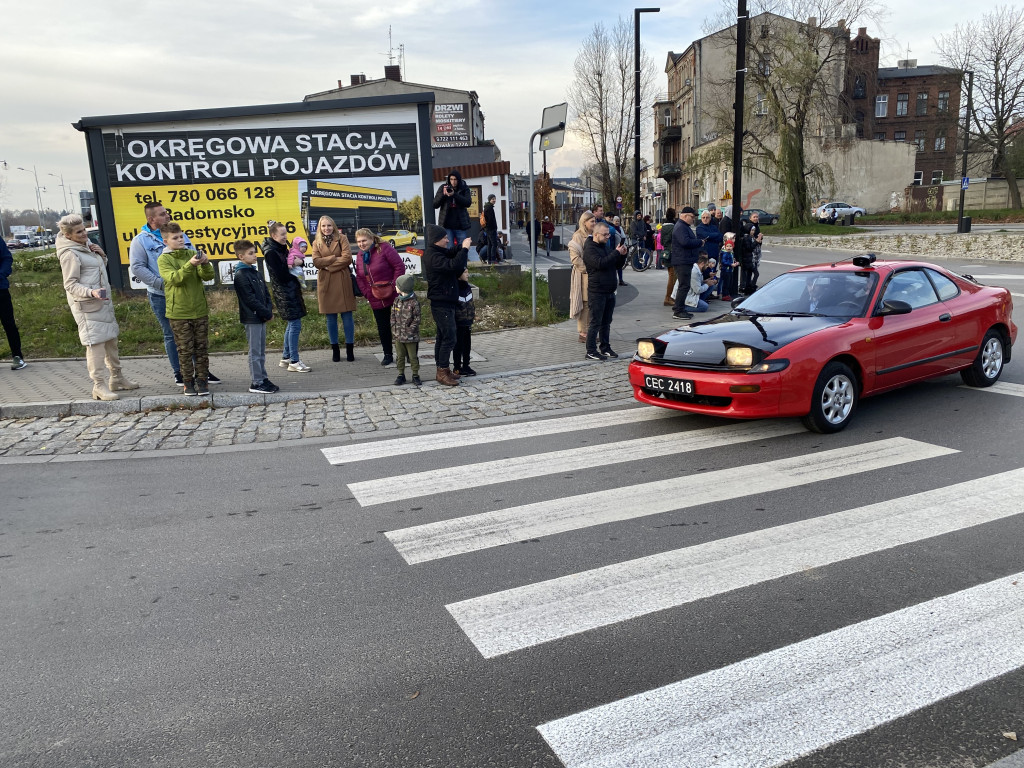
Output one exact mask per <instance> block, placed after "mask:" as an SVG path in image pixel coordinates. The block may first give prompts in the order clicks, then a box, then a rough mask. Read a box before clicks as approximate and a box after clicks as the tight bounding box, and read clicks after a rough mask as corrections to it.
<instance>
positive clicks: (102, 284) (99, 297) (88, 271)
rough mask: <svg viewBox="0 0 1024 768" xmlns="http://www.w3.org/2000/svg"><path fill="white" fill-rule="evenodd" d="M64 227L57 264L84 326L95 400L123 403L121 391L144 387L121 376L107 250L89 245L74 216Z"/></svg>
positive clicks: (79, 219)
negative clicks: (108, 275)
mask: <svg viewBox="0 0 1024 768" xmlns="http://www.w3.org/2000/svg"><path fill="white" fill-rule="evenodd" d="M58 225H59V226H60V234H59V235H57V258H58V259H60V270H61V272H62V273H63V275H64V290H65V292H66V293H67V297H68V304H69V305H70V307H71V314H72V315H74V318H75V322H76V323H78V338H79V340H80V341H81V342H82V344H83V345H84V346H85V360H86V364H87V365H88V366H89V378H91V379H92V384H93V386H92V397H93V400H117V399H118V397H117V395H116V394H115V393H116V392H117V391H118V390H127V389H138V388H139V385H138V384H136V383H135V382H134V381H129V380H128V379H126V378H125V377H124V376H123V375H122V374H121V358H120V357H119V356H118V353H117V335H118V333H119V332H120V329H119V328H118V326H117V320H116V319H115V317H114V304H113V302H112V301H111V298H110V281H109V280H108V279H107V256H106V254H105V253H103V249H102V248H100V247H99V246H98V245H95V244H93V243H90V242H89V234H88V233H87V232H86V231H85V223H84V222H83V221H82V217H81V216H78V215H77V214H69V215H67V216H65V217H64V218H62V219H61V220H60V222H58ZM104 362H105V363H106V367H104ZM107 370H109V372H110V374H109V380H108V378H107Z"/></svg>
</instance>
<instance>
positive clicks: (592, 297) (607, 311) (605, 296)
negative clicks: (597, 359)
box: [587, 291, 615, 354]
mask: <svg viewBox="0 0 1024 768" xmlns="http://www.w3.org/2000/svg"><path fill="white" fill-rule="evenodd" d="M587 303H588V304H589V305H590V326H589V327H588V328H587V352H590V353H592V354H596V353H597V350H599V349H601V350H604V349H610V348H611V344H610V342H609V340H608V336H609V333H610V332H611V327H612V313H613V312H615V294H614V293H595V292H593V291H591V292H590V293H589V294H588V295H587Z"/></svg>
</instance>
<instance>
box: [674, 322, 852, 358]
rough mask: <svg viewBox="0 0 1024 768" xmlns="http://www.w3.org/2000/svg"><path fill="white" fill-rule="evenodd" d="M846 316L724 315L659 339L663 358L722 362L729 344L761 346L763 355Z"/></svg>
mask: <svg viewBox="0 0 1024 768" xmlns="http://www.w3.org/2000/svg"><path fill="white" fill-rule="evenodd" d="M848 321H849V320H848V318H845V317H764V316H758V317H752V316H747V315H734V314H725V315H721V316H720V317H716V318H714V319H713V320H709V321H707V322H705V323H696V324H694V325H691V326H688V327H683V328H677V329H675V330H672V331H669V332H668V333H663V334H661V335H660V336H659V337H658V338H659V339H660V340H661V341H664V342H666V344H667V347H666V348H665V352H664V354H663V355H662V357H663V358H664V359H666V360H668V361H672V362H679V363H683V364H688V363H693V364H696V365H722V364H724V361H725V350H726V348H728V347H734V346H741V347H751V348H753V349H760V350H761V351H762V352H764V354H765V356H767V355H771V354H773V353H775V352H777V351H778V350H780V349H782V348H783V347H784V346H786V345H787V344H789V343H791V342H793V341H796V340H797V339H802V338H803V337H804V336H808V335H810V334H812V333H816V332H817V331H820V330H823V329H825V328H834V327H835V326H837V325H843V324H844V323H846V322H848Z"/></svg>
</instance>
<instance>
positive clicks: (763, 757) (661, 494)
mask: <svg viewBox="0 0 1024 768" xmlns="http://www.w3.org/2000/svg"><path fill="white" fill-rule="evenodd" d="M997 387H999V388H1001V389H997ZM987 391H995V392H999V393H1001V394H1005V395H1010V396H1022V395H1024V386H1021V385H1016V384H1005V383H1004V384H999V385H996V387H992V388H991V389H990V390H987ZM667 419H671V421H667ZM693 422H694V419H693V418H692V417H690V416H687V415H680V414H672V413H670V412H665V411H662V410H655V409H643V408H628V409H624V410H621V411H614V412H611V413H603V414H595V415H587V416H576V417H570V418H554V419H543V420H537V421H530V422H520V423H513V424H505V425H498V426H491V427H482V428H477V429H468V430H464V431H462V432H460V433H459V437H458V441H457V443H458V445H460V446H463V445H464V446H489V445H492V444H500V445H503V446H506V447H508V450H507V451H502V452H503V453H504V452H507V453H516V452H517V451H521V450H522V449H523V448H524V447H525V449H526V450H525V452H523V453H521V455H517V456H513V457H503V458H500V459H493V458H492V459H488V460H486V461H477V460H476V457H474V459H470V461H469V462H468V463H459V462H452V463H446V466H443V467H438V468H436V469H423V470H420V471H411V472H409V473H405V474H403V475H402V482H401V483H397V482H395V478H394V477H393V476H384V477H374V478H371V479H353V481H352V482H349V483H348V484H347V485H348V488H349V490H350V491H351V493H352V495H353V497H354V498H355V500H356V501H357V502H358V504H359V505H360V507H362V508H378V507H382V506H384V505H388V504H399V503H400V502H403V501H408V500H409V499H417V500H418V503H421V504H423V505H424V506H428V505H430V504H431V503H432V501H435V502H436V501H438V500H441V499H444V498H445V497H446V496H448V495H450V494H452V493H454V492H457V491H465V490H467V489H477V488H484V487H487V486H494V485H498V484H501V483H510V482H524V483H525V484H527V485H528V486H529V487H530V488H531V489H532V490H534V491H537V490H538V489H541V490H545V489H546V488H547V487H548V486H549V485H550V486H553V487H556V488H557V487H560V486H559V485H558V483H557V482H556V481H557V478H558V477H559V476H563V475H565V473H578V472H581V471H582V472H586V471H588V470H594V469H600V468H602V467H615V466H619V465H622V464H623V463H625V462H631V461H639V462H643V461H646V460H649V459H655V458H658V457H662V458H663V457H666V456H670V455H671V456H677V457H678V461H679V464H680V465H683V464H684V462H686V461H687V457H688V455H693V454H699V453H701V452H703V451H707V450H710V449H717V448H721V447H723V446H728V447H729V448H730V450H733V449H734V450H744V447H745V446H749V445H753V444H758V445H760V446H762V447H763V446H764V445H768V446H772V445H775V442H774V441H786V440H789V441H790V442H789V443H787V444H786V445H787V449H786V450H780V451H779V452H780V453H781V454H785V453H788V452H791V451H792V446H793V444H794V442H793V441H794V436H796V435H799V434H801V433H802V432H803V430H802V428H800V427H798V426H796V425H795V423H794V422H789V421H766V422H751V423H732V424H725V425H722V426H713V427H702V426H699V425H695V424H694V423H693ZM627 427H630V428H632V430H633V432H636V431H637V430H638V429H639V431H640V432H641V433H643V432H644V431H646V430H648V429H649V430H650V431H651V433H652V434H650V435H648V436H644V437H639V438H637V437H632V436H628V437H623V438H620V439H615V438H614V436H613V434H609V439H610V440H611V441H610V442H603V443H598V444H594V443H592V442H591V443H588V444H586V445H580V446H578V447H575V448H571V449H565V448H559V449H557V450H545V445H544V439H545V438H550V439H554V438H564V437H566V436H570V435H573V434H575V433H579V432H581V431H582V430H587V431H588V432H591V431H593V430H595V429H598V428H602V429H604V428H607V429H608V431H609V432H610V433H614V431H615V430H616V429H619V428H623V429H624V428H627ZM808 439H809V440H811V439H812V438H810V436H808ZM780 445H781V443H780ZM805 445H808V444H805ZM436 448H437V443H436V441H435V440H434V439H433V438H432V437H430V436H426V437H403V438H397V439H392V440H382V441H378V442H373V443H366V444H362V445H350V446H345V447H342V448H327V449H324V450H323V453H324V456H325V458H326V459H327V460H328V461H329V462H331V463H332V464H333V465H335V466H337V467H339V468H341V471H344V468H345V467H346V466H347V465H349V464H352V463H356V462H360V461H363V460H365V458H367V457H387V456H391V457H394V456H408V455H416V454H420V455H422V454H424V453H426V452H428V451H431V450H434V449H436ZM481 450H482V449H481ZM422 458H423V459H424V461H421V462H420V463H421V464H429V460H428V457H426V456H423V457H422ZM961 460H962V457H961V454H960V452H959V451H958V450H956V449H954V448H952V447H949V446H945V445H938V444H935V443H929V442H923V441H920V440H914V439H910V438H907V437H902V436H896V437H886V438H881V439H864V440H861V441H859V442H854V443H852V444H847V445H841V446H839V447H835V448H829V447H827V441H825V443H824V444H822V441H821V439H820V438H813V445H809V450H807V451H804V452H801V453H798V454H797V455H792V456H786V455H783V456H782V457H781V458H773V459H770V460H767V461H757V462H753V463H745V464H744V467H743V475H742V482H738V481H737V476H736V474H735V471H734V468H731V467H730V468H728V469H721V470H712V471H707V472H702V473H701V474H700V475H699V484H700V493H699V494H696V495H695V494H692V493H688V491H692V486H693V483H694V478H693V477H692V476H679V477H673V476H662V477H661V478H660V479H657V480H652V481H645V482H631V483H627V484H623V485H620V486H618V487H612V488H608V489H604V490H596V491H590V492H586V493H577V494H568V495H562V496H557V497H554V498H547V499H542V500H540V501H529V502H528V503H525V504H520V505H514V506H502V507H501V508H498V509H488V510H484V511H479V512H474V513H472V514H463V515H454V516H451V517H445V518H444V519H438V520H436V521H434V522H424V523H420V524H412V525H407V526H405V527H399V528H395V529H392V530H389V531H387V532H386V533H385V536H386V538H387V540H388V542H389V543H390V544H391V545H392V546H393V548H394V551H395V552H396V553H397V554H398V555H399V556H400V558H401V559H402V561H404V563H405V565H406V566H407V567H409V568H413V569H415V568H418V567H426V565H427V564H429V563H434V564H435V567H442V568H443V567H444V563H445V562H451V561H452V559H453V558H459V557H461V556H466V555H470V554H472V553H477V554H478V556H479V555H480V554H486V553H487V552H488V551H490V550H493V549H494V548H497V547H502V546H504V545H508V544H514V543H517V542H521V541H524V540H531V541H533V540H539V539H547V537H555V536H563V537H570V538H569V539H565V541H569V540H571V537H573V536H579V535H582V534H583V533H585V532H586V531H588V530H591V529H595V528H596V527H598V526H604V525H613V524H617V525H626V526H629V525H638V524H640V523H641V522H642V521H643V520H644V519H646V518H649V517H651V516H654V515H659V514H663V513H668V512H674V511H679V510H684V509H688V508H693V507H696V506H697V505H699V506H700V508H701V509H702V510H703V511H704V513H705V514H713V511H709V510H714V508H715V504H718V503H721V502H728V501H730V500H736V499H742V498H745V497H749V496H754V495H760V494H765V493H769V492H773V491H787V490H794V489H804V488H812V489H821V490H820V491H819V492H820V493H823V494H824V493H827V490H826V489H828V488H829V487H830V485H829V484H830V483H834V482H837V481H842V480H843V479H844V478H856V477H861V478H866V482H871V479H870V478H874V477H889V478H891V477H893V476H894V474H895V475H898V473H899V472H900V468H902V467H905V468H907V469H909V468H912V467H915V466H920V465H929V466H932V465H936V466H939V467H945V468H948V469H950V471H949V473H948V476H950V477H955V476H956V473H955V472H954V471H952V468H954V467H956V466H957V462H958V461H961ZM942 462H944V464H936V463H942ZM943 472H944V476H947V475H945V470H943ZM545 483H546V484H545ZM1022 491H1024V468H1019V469H1011V470H1009V471H1001V472H994V473H992V474H989V475H986V476H983V477H975V478H974V479H969V480H965V481H961V482H953V481H950V482H948V483H945V484H941V485H939V487H933V488H930V489H929V490H924V491H918V492H914V493H908V494H906V495H902V496H901V495H899V494H898V493H897V494H889V495H890V496H891V497H890V498H887V499H886V500H884V501H879V502H874V503H870V504H866V505H860V506H857V505H849V507H848V508H839V509H838V511H830V512H829V513H827V514H818V515H816V516H807V517H805V518H804V519H799V520H796V521H794V522H788V523H785V524H782V525H775V526H766V527H761V528H758V529H757V530H751V531H749V532H745V533H740V534H737V535H733V536H726V537H724V538H716V539H713V540H710V541H704V542H697V543H692V544H691V545H689V546H684V547H681V548H673V549H669V550H668V551H662V552H658V553H656V554H650V555H646V556H642V557H636V558H632V559H625V560H620V561H618V562H611V563H607V564H603V565H601V566H599V567H594V568H586V569H582V570H576V571H575V572H571V573H564V574H562V575H559V576H557V577H554V578H547V579H543V580H539V581H538V580H534V581H528V582H527V583H520V584H517V585H515V586H512V587H510V588H506V589H500V590H497V591H490V592H487V593H485V594H479V595H475V596H473V597H469V598H464V599H455V600H451V601H449V602H447V603H445V605H444V608H445V610H447V612H448V614H449V615H450V617H451V620H452V621H454V623H455V625H457V626H458V628H459V630H461V633H462V634H463V635H464V636H465V637H466V638H467V639H468V640H469V641H470V643H472V645H473V647H475V648H476V650H477V651H478V652H479V654H480V656H481V657H482V658H483V659H485V660H488V662H489V663H495V662H497V661H498V660H499V659H501V658H502V657H508V656H510V655H513V654H519V653H525V652H529V651H531V650H534V651H537V650H541V649H548V650H551V649H553V648H556V647H557V645H556V644H557V643H559V642H560V641H563V642H564V641H566V640H568V639H569V638H572V637H575V636H580V635H582V634H583V633H593V632H602V631H606V629H607V628H610V627H612V626H615V625H622V624H623V623H625V622H630V621H633V620H638V619H641V618H642V617H646V616H651V615H653V614H656V613H657V612H661V611H669V610H675V609H680V608H681V607H683V606H687V605H689V604H693V603H696V602H697V601H701V600H709V599H710V600H713V599H715V598H717V597H720V596H724V595H727V594H729V593H735V592H738V591H741V590H746V589H749V588H754V587H758V586H759V585H764V584H769V583H775V582H778V581H779V580H783V579H786V578H788V577H793V576H798V575H801V574H804V573H807V572H809V571H812V570H813V569H820V568H824V567H827V566H842V565H844V564H846V563H849V562H850V561H852V560H854V559H855V558H862V557H870V556H874V555H878V554H879V553H892V552H896V551H898V550H899V549H900V548H901V547H906V546H908V545H913V544H916V543H921V542H932V541H934V540H937V539H939V538H940V537H943V536H946V535H949V534H958V533H960V532H972V531H977V530H979V529H981V527H982V526H985V525H988V524H994V523H998V522H1000V521H1006V520H1009V519H1011V518H1015V517H1017V516H1019V515H1021V514H1022V512H1024V509H1022V507H1021V500H1020V499H1021V497H1022ZM503 495H507V494H503ZM559 541H561V540H559ZM1021 636H1024V571H1022V572H1021V573H1017V574H1013V575H1009V576H1001V577H999V578H996V579H994V580H989V581H986V582H984V583H981V584H978V585H977V586H972V587H970V588H968V589H964V590H961V591H955V592H952V593H951V594H946V595H943V596H941V597H937V598H935V599H931V600H926V601H925V602H922V603H919V604H916V605H911V606H909V607H906V608H902V609H900V610H896V611H892V612H889V613H885V614H883V615H879V616H876V617H874V618H870V619H867V620H865V621H860V622H856V623H852V624H849V625H848V626H844V627H841V628H840V629H836V630H833V631H831V632H826V633H823V634H819V635H816V636H811V637H809V638H807V639H805V640H802V641H799V642H795V643H792V644H790V645H785V646H783V647H781V648H778V649H776V650H772V651H769V652H766V653H762V654H760V655H756V656H753V657H749V658H745V659H743V660H741V661H738V662H736V663H732V664H728V665H726V666H723V667H721V668H718V669H712V670H710V671H707V672H704V673H702V674H698V675H696V676H694V677H689V678H685V679H681V680H678V681H676V682H673V683H670V684H668V685H663V686H660V687H656V688H654V689H651V690H642V691H638V692H635V693H633V692H627V694H628V695H625V696H624V697H623V698H620V699H618V700H615V701H611V702H608V703H601V704H598V705H597V706H594V707H592V708H590V709H583V710H582V711H575V712H571V713H569V714H566V715H565V716H562V717H558V718H556V719H553V720H548V721H547V722H538V723H536V726H535V727H536V729H537V732H538V733H539V734H540V736H541V737H542V738H543V739H544V741H545V742H546V743H547V745H548V746H549V747H550V748H551V750H552V751H553V752H554V754H555V755H556V756H557V758H558V760H559V761H560V762H561V763H562V764H563V765H564V766H566V768H618V767H619V766H626V765H635V766H644V767H645V768H646V767H648V766H649V767H650V768H658V767H660V766H664V767H665V768H669V767H671V768H682V767H684V766H735V767H736V768H749V767H750V766H783V765H786V764H787V763H789V762H791V761H793V760H796V759H798V758H800V757H801V756H804V755H808V754H810V753H812V752H815V751H817V750H822V749H825V748H827V747H829V746H830V745H834V744H836V743H838V742H840V741H842V740H844V739H848V738H850V737H854V736H858V735H860V734H865V733H869V732H871V731H872V730H873V729H876V728H878V727H879V726H882V725H885V724H887V723H892V722H893V721H895V720H897V719H898V718H901V717H904V716H906V715H908V714H911V713H913V712H916V711H919V710H922V709H924V708H927V707H930V706H932V705H936V704H938V703H940V702H942V701H943V700H946V699H948V698H949V697H953V696H956V695H958V694H961V693H963V692H965V691H968V690H969V689H971V688H973V687H975V686H978V685H981V684H983V683H986V682H987V681H991V680H994V679H995V678H997V677H999V676H1001V675H1005V674H1007V673H1012V672H1015V671H1018V670H1021V669H1024V644H1021V643H1020V642H1019V640H1020V637H1021Z"/></svg>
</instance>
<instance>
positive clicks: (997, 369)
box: [960, 328, 1005, 387]
mask: <svg viewBox="0 0 1024 768" xmlns="http://www.w3.org/2000/svg"><path fill="white" fill-rule="evenodd" d="M1004 352H1005V350H1004V349H1003V337H1002V336H1001V335H1000V333H999V331H997V330H996V329H995V328H989V329H988V333H986V334H985V338H983V339H982V340H981V349H979V350H978V355H977V357H975V358H974V362H973V363H971V367H970V368H964V369H963V370H962V371H960V378H961V379H963V380H964V384H966V385H967V386H969V387H991V386H992V385H993V384H995V383H996V382H997V381H999V376H1000V375H1001V374H1002V372H1003V360H1004Z"/></svg>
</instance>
